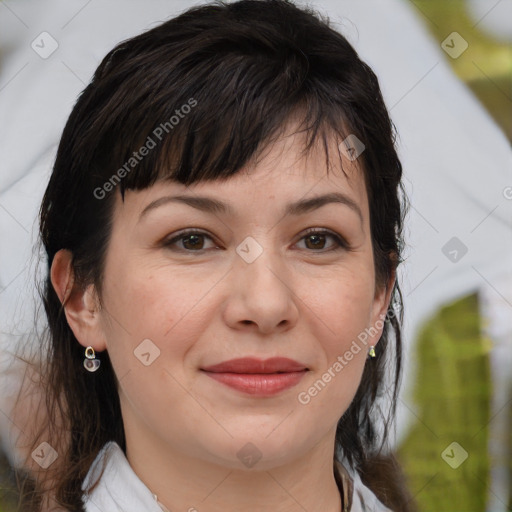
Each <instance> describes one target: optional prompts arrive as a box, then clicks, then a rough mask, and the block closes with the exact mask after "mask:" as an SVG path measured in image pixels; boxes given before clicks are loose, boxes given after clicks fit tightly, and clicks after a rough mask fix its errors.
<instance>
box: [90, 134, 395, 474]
mask: <svg viewBox="0 0 512 512" xmlns="http://www.w3.org/2000/svg"><path fill="white" fill-rule="evenodd" d="M302 144H303V140H302V139H301V137H300V136H298V135H294V136H288V137H285V138H282V139H280V140H279V141H278V142H277V143H276V144H275V145H274V146H273V147H272V148H271V149H270V150H269V151H267V152H266V154H265V155H264V157H263V158H262V159H261V160H260V162H258V164H257V165H256V166H251V165H248V166H246V167H245V169H244V170H243V171H242V172H239V173H238V174H237V175H236V176H234V177H231V178H230V179H229V180H227V181H224V182H221V181H217V182H203V183H198V184H194V185H192V186H189V187H186V186H184V185H181V184H177V183H171V182H168V183H165V182H158V183H157V184H155V185H154V186H152V187H150V188H148V189H145V190H143V191H128V192H127V193H126V195H125V201H124V202H122V201H121V199H120V196H119V192H116V196H117V198H116V205H115V212H114V217H113V227H112V235H111V240H110V243H109V247H108V252H107V257H106V262H105V271H104V280H103V286H102V304H103V308H102V310H101V311H100V313H99V317H98V318H99V320H98V324H97V326H96V329H97V331H96V336H95V340H96V343H95V344H94V345H93V346H94V348H95V349H96V351H100V352H101V351H102V350H104V349H107V350H108V353H109V355H110V358H111V361H112V364H113V367H114V370H115V373H116V376H117V378H118V381H119V393H120V399H121V407H122V414H123V421H124V425H125V431H126V433H127V438H134V437H135V436H136V437H137V439H139V440H145V441H146V442H148V443H156V444H157V445H160V446H162V447H165V448H164V449H166V450H170V451H171V452H175V453H180V454H181V455H185V456H193V457H195V458H199V459H203V460H208V461H210V462H214V463H219V464H222V465H224V466H227V467H233V468H234V467H238V468H240V467H243V466H242V464H245V465H246V466H247V467H250V466H251V465H252V464H253V463H254V461H255V460H256V461H257V467H258V468H259V469H265V468H270V467H272V466H275V465H276V464H280V463H285V462H290V461H292V460H293V458H294V457H297V456H299V455H301V454H302V455H304V454H306V453H307V452H308V451H309V450H311V449H313V447H315V446H316V445H317V444H318V443H319V442H326V443H328V446H330V447H331V448H332V447H333V446H334V444H333V442H334V432H335V428H336V424H337V422H338V420H339V418H340V417H341V416H342V414H343V413H344V412H345V410H346V409H347V408H348V406H349V404H350V402H351V401H352V399H353V397H354V395H355V393H356V390H357V387H358V385H359V383H360V379H361V375H362V372H363V367H364V364H365V361H366V359H367V354H368V348H369V346H370V345H375V344H376V342H377V341H378V339H379V337H380V334H381V332H382V325H383V322H382V318H383V315H385V313H386V310H387V304H388V300H389V294H386V293H385V290H379V289H376V285H375V273H374V262H373V255H372V241H371V238H370V224H369V209H368V199H367V194H366V191H365V186H364V180H363V175H362V172H361V170H360V169H358V168H357V167H356V164H357V160H355V161H353V162H350V161H347V162H346V163H344V168H345V171H346V173H347V176H348V178H347V177H345V176H344V174H343V172H342V171H341V168H340V167H339V166H337V167H336V168H332V169H331V170H330V172H329V175H327V170H326V167H325V157H324V152H323V149H320V146H319V147H317V149H316V150H315V151H314V152H312V153H311V154H310V156H309V158H307V159H301V158H300V153H299V152H300V150H301V149H302V147H303V146H302ZM333 144H334V143H333ZM332 152H334V154H337V148H336V147H335V146H333V147H331V148H330V152H329V153H330V154H333V153H332ZM176 196H180V197H181V199H173V197H176ZM317 198H323V199H317ZM312 199H317V200H316V201H312ZM308 229H312V230H314V231H317V232H318V233H317V234H315V233H308V232H307V230H308ZM184 230H192V231H194V234H193V235H190V233H189V234H188V235H186V234H183V231H184ZM187 236H188V238H187ZM338 239H340V242H338ZM343 241H345V242H343ZM344 243H346V244H347V247H344V246H343V244H344ZM370 329H371V330H370ZM368 333H370V334H368ZM85 345H86V344H85V343H84V346H85ZM377 350H378V348H377ZM240 358H244V359H245V358H251V359H253V361H252V363H251V362H250V361H249V363H247V362H245V363H244V362H241V363H240V362H239V363H236V362H234V363H232V364H231V363H230V364H227V366H224V367H219V366H217V368H212V367H214V366H216V365H219V364H220V363H226V362H229V361H232V360H233V359H240ZM269 358H287V359H288V360H292V361H285V362H283V361H277V362H275V364H274V366H272V364H269V365H267V366H266V367H265V365H264V364H263V363H261V362H260V364H259V365H258V362H257V361H256V362H255V361H254V360H259V361H261V360H267V359H269ZM207 368H210V370H211V371H206V369H207ZM98 371H101V367H100V369H99V370H98ZM262 372H270V374H269V373H267V374H265V375H264V374H263V373H262ZM277 372H281V373H277ZM141 442H142V441H141ZM260 457H261V459H260V460H258V459H259V458H260ZM249 460H251V461H253V462H250V463H249V462H248V461H249Z"/></svg>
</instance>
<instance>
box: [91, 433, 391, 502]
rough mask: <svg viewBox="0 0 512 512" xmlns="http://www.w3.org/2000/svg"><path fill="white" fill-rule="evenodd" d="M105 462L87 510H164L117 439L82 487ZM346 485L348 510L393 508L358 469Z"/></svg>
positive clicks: (98, 459)
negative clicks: (384, 502) (381, 498)
mask: <svg viewBox="0 0 512 512" xmlns="http://www.w3.org/2000/svg"><path fill="white" fill-rule="evenodd" d="M104 463H105V464H106V466H105V471H104V473H103V475H102V477H101V480H100V482H99V484H98V485H97V486H96V488H95V489H94V490H93V491H92V492H91V493H90V494H87V493H84V498H83V499H84V503H85V510H86V512H162V508H160V505H159V504H158V503H157V502H156V500H155V498H154V495H153V493H152V492H151V491H150V490H149V489H148V487H147V486H146V485H145V484H144V483H143V482H142V480H140V478H139V477H138V476H137V475H136V474H135V472H134V471H133V469H132V467H131V466H130V463H129V462H128V459H127V458H126V456H125V454H124V452H123V450H122V449H121V447H120V446H119V445H118V444H117V443H116V442H114V441H110V442H108V443H106V444H105V445H104V446H103V448H102V449H101V450H100V452H99V453H98V455H97V457H96V459H95V460H94V462H93V463H92V465H91V468H90V469H89V472H88V474H87V476H86V477H85V479H84V482H83V484H82V490H84V489H86V488H87V487H88V486H89V485H90V484H91V483H93V482H95V481H96V479H97V477H98V476H99V475H100V473H101V470H102V467H103V464H104ZM345 467H346V466H343V467H342V468H343V469H345ZM348 475H350V476H348ZM347 476H348V478H346V477H347ZM343 487H344V491H345V492H348V493H349V503H350V502H351V506H350V508H349V509H348V512H391V511H390V510H389V509H388V508H386V507H385V506H384V505H383V504H382V503H381V502H380V501H379V500H378V499H377V497H376V496H375V495H374V494H373V493H372V491H371V490H370V489H368V487H366V486H365V485H364V484H363V483H362V481H361V478H360V477H359V475H358V474H357V473H353V472H349V471H348V470H346V469H345V478H344V479H343Z"/></svg>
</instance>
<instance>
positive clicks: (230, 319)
mask: <svg viewBox="0 0 512 512" xmlns="http://www.w3.org/2000/svg"><path fill="white" fill-rule="evenodd" d="M260 250H261V249H260ZM240 254H242V256H238V255H237V256H236V257H235V259H234V262H233V268H232V270H231V272H230V276H229V279H228V282H227V283H226V284H227V286H228V287H229V291H228V300H227V302H226V307H225V309H224V312H223V314H224V317H225V322H226V323H227V324H228V325H229V326H230V327H232V328H234V329H238V330H241V329H244V330H253V331H257V332H259V333H261V334H266V335H268V334H272V333H273V332H282V331H285V330H288V329H291V328H292V327H293V326H294V325H295V324H296V323H297V320H298V318H299V310H298V302H297V301H299V298H298V297H297V295H296V294H295V293H294V282H293V275H292V272H291V270H290V268H287V266H286V264H285V262H284V261H282V257H280V256H279V255H278V254H276V253H275V252H274V251H271V250H269V249H263V251H262V252H261V254H260V255H259V256H258V257H257V258H256V259H254V260H253V261H251V259H250V258H245V257H244V254H243V252H240Z"/></svg>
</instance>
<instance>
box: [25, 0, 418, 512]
mask: <svg viewBox="0 0 512 512" xmlns="http://www.w3.org/2000/svg"><path fill="white" fill-rule="evenodd" d="M294 116H300V119H301V124H300V127H301V131H303V132H304V133H305V134H306V135H307V138H306V144H305V147H304V153H305V154H306V153H307V152H308V151H309V150H310V149H311V147H312V146H313V144H314V143H315V142H316V141H317V140H320V141H322V142H323V147H324V148H325V155H326V162H327V166H328V168H329V165H330V162H331V157H332V155H331V156H330V155H329V151H328V149H327V148H328V144H327V141H328V140H329V138H331V137H333V136H335V137H336V138H337V139H339V141H342V140H344V139H346V137H347V136H348V135H350V134H352V135H355V136H356V137H357V138H358V139H359V140H360V141H362V142H363V143H364V145H365V150H364V152H363V153H362V154H361V155H360V156H359V158H358V163H359V164H360V166H361V168H362V169H363V172H364V179H365V184H366V189H367V194H368V199H369V207H370V225H371V237H372V244H373V251H374V262H375V270H376V280H377V283H378V284H379V285H382V286H383V285H384V284H385V283H386V282H388V279H389V277H390V276H393V275H394V273H395V270H396V268H397V266H398V264H399V263H400V261H401V258H400V255H401V251H402V235H401V233H402V224H403V219H404V215H405V202H404V201H405V195H404V193H403V189H402V184H401V176H402V166H401V163H400V161H399V158H398V156H397V153H396V150H395V138H396V130H395V127H394V125H393V123H392V122H391V120H390V118H389V115H388V112H387V110H386V107H385V105H384V101H383V98H382V95H381V91H380V88H379V83H378V79H377V77H376V76H375V74H374V73H373V71H372V70H371V69H370V67H369V66H368V65H367V64H366V63H365V62H363V61H362V60H361V59H360V58H359V56H358V55H357V53H356V51H355V50H354V48H353V47H352V46H351V45H350V44H349V43H348V41H347V40H346V39H345V38H344V37H343V36H342V35H341V34H340V33H338V32H337V31H335V30H334V29H333V28H331V26H330V22H329V20H328V19H327V18H324V17H322V16H321V15H320V14H318V13H317V12H315V11H313V10H311V9H310V8H299V7H297V6H295V5H294V4H293V3H291V2H290V1H287V0H241V1H237V2H233V3H223V2H220V1H219V2H215V3H213V4H209V5H203V6H199V7H194V8H192V9H189V10H188V11H186V12H184V13H183V14H181V15H180V16H178V17H176V18H173V19H170V20H169V21H166V22H165V23H162V24H161V25H159V26H157V27H156V28H153V29H151V30H149V31H147V32H145V33H143V34H141V35H139V36H137V37H134V38H132V39H129V40H127V41H124V42H122V43H120V44H119V45H117V46H116V47H115V48H114V49H113V50H112V51H111V52H110V53H108V55H107V56H106V57H105V58H104V59H103V61H102V62H101V64H100V65H99V67H98V69H97V70H96V72H95V74H94V77H93V79H92V81H91V83H90V84H89V85H88V86H87V87H86V88H85V90H84V91H83V92H82V93H81V95H80V97H79V98H78V100H77V102H76V105H75V106H74V108H73V111H72V112H71V115H70V116H69V119H68V121H67V124H66V126H65V129H64V131H63V134H62V138H61V141H60V145H59V148H58V153H57V157H56V161H55V165H54V168H53V173H52V175H51V178H50V181H49V184H48V187H47V190H46V193H45V195H44V199H43V202H42V205H41V211H40V234H41V239H42V243H43V244H44V248H45V250H46V256H47V271H48V272H47V274H46V281H45V283H44V290H43V300H44V306H45V310H46V314H47V318H48V333H47V337H46V339H45V340H46V342H45V340H43V341H42V344H41V346H42V347H44V352H43V353H44V354H45V360H44V362H43V363H44V364H43V365H42V368H43V370H42V376H41V378H42V385H43V386H44V389H45V391H46V409H47V415H48V420H47V422H46V424H45V428H46V429H47V430H46V431H45V436H46V437H45V440H49V441H48V442H49V443H50V444H51V445H52V446H59V447H60V448H59V449H60V450H61V452H59V453H60V459H59V464H55V469H54V471H52V473H47V474H45V480H44V481H45V482H46V483H45V484H43V483H40V490H43V489H44V490H46V491H47V492H48V491H49V490H51V492H52V493H53V495H54V496H55V500H56V502H57V503H59V504H60V505H62V506H63V507H65V508H66V509H69V510H74V511H82V510H83V504H82V492H81V484H82V481H83V479H84V477H85V475H86V474H87V471H88V469H89V467H90V465H91V463H92V461H93V459H94V458H95V457H96V455H97V453H98V451H99V450H100V449H101V447H102V446H103V445H104V444H105V443H106V442H107V441H110V440H114V441H116V442H117V443H118V444H119V445H120V446H121V448H122V449H123V450H125V449H126V446H125V437H124V429H123V422H122V416H121V410H120V404H119V396H118V392H117V381H116V376H115V374H114V371H113V369H112V366H111V363H110V359H109V355H108V353H107V352H103V353H100V354H97V357H99V358H100V359H101V369H100V371H98V372H95V373H89V372H87V371H85V369H84V368H83V360H84V349H83V347H82V346H81V345H80V344H79V343H78V342H77V340H76V339H75V337H74V335H73V333H72V331H71V329H70V327H69V325H68V323H67V321H66V317H65V315H64V311H63V306H62V304H61V303H60V301H59V298H58V297H57V294H56V293H55V291H54V289H53V287H52V284H51V281H50V276H49V270H50V268H51V265H52V262H53V258H54V256H55V254H56V253H57V251H59V250H60V249H68V250H69V251H71V253H72V255H73V261H72V266H73V270H74V273H75V278H76V282H77V283H78V284H79V285H81V286H83V287H85V285H87V284H90V283H94V284H95V285H96V287H97V289H98V290H99V291H100V295H101V282H102V271H103V267H104V261H105V254H106V251H107V248H108V242H109V237H110V230H111V219H112V213H113V205H114V198H115V194H121V196H122V198H123V199H124V191H125V190H128V189H134V190H140V189H144V188H147V187H149V186H151V185H152V184H154V183H155V182H157V181H158V180H174V181H176V182H179V183H182V184H185V185H188V184H192V183H195V182H198V181H207V180H223V179H227V178H229V177H230V176H233V175H234V174H236V173H237V172H238V171H239V170H240V169H241V168H242V167H243V166H244V165H246V164H247V163H248V162H249V161H250V160H251V159H253V158H255V157H257V156H258V155H260V154H261V152H262V151H263V149H264V148H266V147H268V146H269V145H271V144H272V143H273V142H274V141H275V140H276V138H277V137H278V136H279V135H280V134H281V132H282V130H283V127H284V126H285V123H286V122H287V121H288V120H289V119H291V118H292V117H294ZM150 141H151V142H150ZM151 144H154V149H153V148H152V149H151V151H149V152H148V153H147V155H145V156H144V158H140V159H139V158H136V157H135V156H134V152H137V151H138V150H139V148H141V147H143V146H149V145H151ZM336 156H338V157H339V158H341V160H342V162H343V159H344V156H343V155H341V153H338V155H336ZM131 159H135V160H131ZM123 169H124V171H123ZM388 313H389V314H388V318H387V320H386V322H385V325H384V330H383V334H382V338H381V340H380V342H379V345H378V350H377V356H376V358H375V359H374V360H369V361H367V363H366V366H365V368H364V373H363V377H362V380H361V384H360V386H359V388H358V391H357V393H356V396H355V397H354V399H353V401H352V403H351V405H350V406H349V408H348V410H347V411H346V412H345V414H344V415H343V416H342V418H341V419H340V420H339V424H338V429H337V433H336V448H337V450H336V453H335V457H341V456H343V457H345V459H346V460H347V462H348V463H349V464H350V465H352V466H353V467H354V468H355V469H356V470H358V471H359V472H360V473H361V476H362V478H363V481H365V483H366V484H367V485H369V486H370V488H372V489H373V490H374V492H376V494H377V495H378V497H379V498H380V499H381V500H382V501H383V502H384V503H386V504H388V505H389V506H392V507H395V508H399V509H400V510H408V507H409V505H407V504H406V503H407V499H408V498H407V495H406V491H405V489H404V488H399V489H398V490H397V489H396V487H397V485H396V483H394V484H393V485H391V484H390V485H389V489H391V488H392V487H393V489H392V492H391V491H389V492H388V491H387V490H386V485H385V484H382V482H381V481H379V483H378V484H377V483H376V479H375V478H373V476H372V475H373V473H372V472H371V471H370V468H371V467H372V461H376V460H382V453H383V448H384V447H386V440H387V434H388V429H389V426H390V424H391V423H390V421H391V420H392V419H393V417H394V413H395V407H396V400H397V393H398V387H399V381H400V375H401V334H400V324H401V320H402V316H401V315H402V299H401V293H400V288H399V285H398V283H395V287H394V289H393V295H392V302H391V304H390V307H389V311H388ZM386 379H388V382H386ZM386 393H387V394H388V395H389V403H390V404H391V405H390V407H389V410H388V411H387V414H383V415H379V412H378V410H377V408H376V407H375V404H376V401H377V399H378V398H379V397H381V396H383V395H384V394H386ZM377 422H378V423H379V425H380V427H379V428H378V429H377V428H376V424H377ZM64 440H65V441H64ZM38 442H40V437H38V438H37V439H36V440H35V441H34V447H35V446H37V444H38ZM379 457H380V458H379ZM390 467H393V468H394V467H395V466H392V465H390ZM50 474H51V478H50V476H49V475H50ZM397 474H398V473H397V472H396V471H394V470H393V471H390V472H389V475H388V476H390V480H394V478H395V476H396V475H397ZM40 481H41V482H43V479H42V477H41V478H40ZM396 481H397V480H394V482H396ZM398 487H399V486H398Z"/></svg>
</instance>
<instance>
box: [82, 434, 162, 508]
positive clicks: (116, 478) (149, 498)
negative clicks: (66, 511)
mask: <svg viewBox="0 0 512 512" xmlns="http://www.w3.org/2000/svg"><path fill="white" fill-rule="evenodd" d="M98 479H99V483H98V485H97V486H96V487H94V489H92V490H91V491H90V488H91V486H93V485H94V484H95V483H96V481H98ZM82 491H83V502H84V510H85V511H86V512H104V511H105V510H108V511H109V512H140V511H141V510H144V511H146V512H161V509H160V507H159V506H158V505H157V503H156V501H155V499H154V497H153V494H152V493H151V491H150V490H149V489H148V487H147V486H146V485H145V484H144V483H143V482H142V481H141V480H140V478H139V477H138V476H137V475H136V474H135V472H134V471H133V469H132V467H131V466H130V464H129V462H128V460H127V458H126V455H125V454H124V452H123V450H122V449H121V447H120V446H119V445H118V444H117V443H116V442H114V441H110V442H108V443H106V444H105V445H104V446H103V448H102V449H101V450H100V451H99V453H98V455H97V456H96V459H95V460H94V462H93V463H92V465H91V467H90V469H89V472H88V473H87V476H86V477H85V479H84V481H83V484H82Z"/></svg>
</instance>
